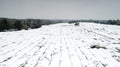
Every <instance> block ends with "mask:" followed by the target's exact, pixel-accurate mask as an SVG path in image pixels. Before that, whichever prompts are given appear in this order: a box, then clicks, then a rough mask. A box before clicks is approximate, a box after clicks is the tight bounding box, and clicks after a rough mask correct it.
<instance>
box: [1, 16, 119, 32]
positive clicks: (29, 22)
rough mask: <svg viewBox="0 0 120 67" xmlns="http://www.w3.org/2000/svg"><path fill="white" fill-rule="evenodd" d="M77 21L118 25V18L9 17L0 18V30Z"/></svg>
mask: <svg viewBox="0 0 120 67" xmlns="http://www.w3.org/2000/svg"><path fill="white" fill-rule="evenodd" d="M78 22H92V23H93V22H94V23H101V24H111V25H120V20H48V19H10V18H0V32H5V31H18V30H21V29H25V30H28V29H35V28H40V27H42V25H49V24H56V23H78Z"/></svg>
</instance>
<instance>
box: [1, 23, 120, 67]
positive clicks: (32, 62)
mask: <svg viewBox="0 0 120 67" xmlns="http://www.w3.org/2000/svg"><path fill="white" fill-rule="evenodd" d="M92 45H100V46H103V47H106V49H103V48H99V49H97V48H94V49H92V48H90V47H91V46H92ZM119 65H120V27H119V26H112V25H103V24H95V23H80V26H74V25H73V24H67V23H62V24H55V25H49V26H43V27H42V28H38V29H34V30H28V31H24V30H23V31H17V32H1V33H0V67H119Z"/></svg>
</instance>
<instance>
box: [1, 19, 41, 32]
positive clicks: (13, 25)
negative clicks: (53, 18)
mask: <svg viewBox="0 0 120 67" xmlns="http://www.w3.org/2000/svg"><path fill="white" fill-rule="evenodd" d="M39 27H41V23H40V21H39V22H32V23H31V22H29V23H27V22H25V23H23V22H22V20H19V19H7V18H0V32H1V31H8V30H9V31H13V30H14V31H18V30H21V29H25V30H27V29H29V28H32V29H34V28H39Z"/></svg>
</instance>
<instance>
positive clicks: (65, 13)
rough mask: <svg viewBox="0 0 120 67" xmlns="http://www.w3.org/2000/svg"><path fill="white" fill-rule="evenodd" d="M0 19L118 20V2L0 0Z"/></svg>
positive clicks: (119, 6) (117, 0) (119, 15)
mask: <svg viewBox="0 0 120 67" xmlns="http://www.w3.org/2000/svg"><path fill="white" fill-rule="evenodd" d="M0 17H8V18H20V19H22V18H23V19H25V18H38V19H120V0H0Z"/></svg>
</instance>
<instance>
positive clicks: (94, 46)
mask: <svg viewBox="0 0 120 67" xmlns="http://www.w3.org/2000/svg"><path fill="white" fill-rule="evenodd" d="M90 48H92V49H94V48H97V49H99V48H102V49H107V48H106V47H103V46H100V45H92V46H90Z"/></svg>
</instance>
